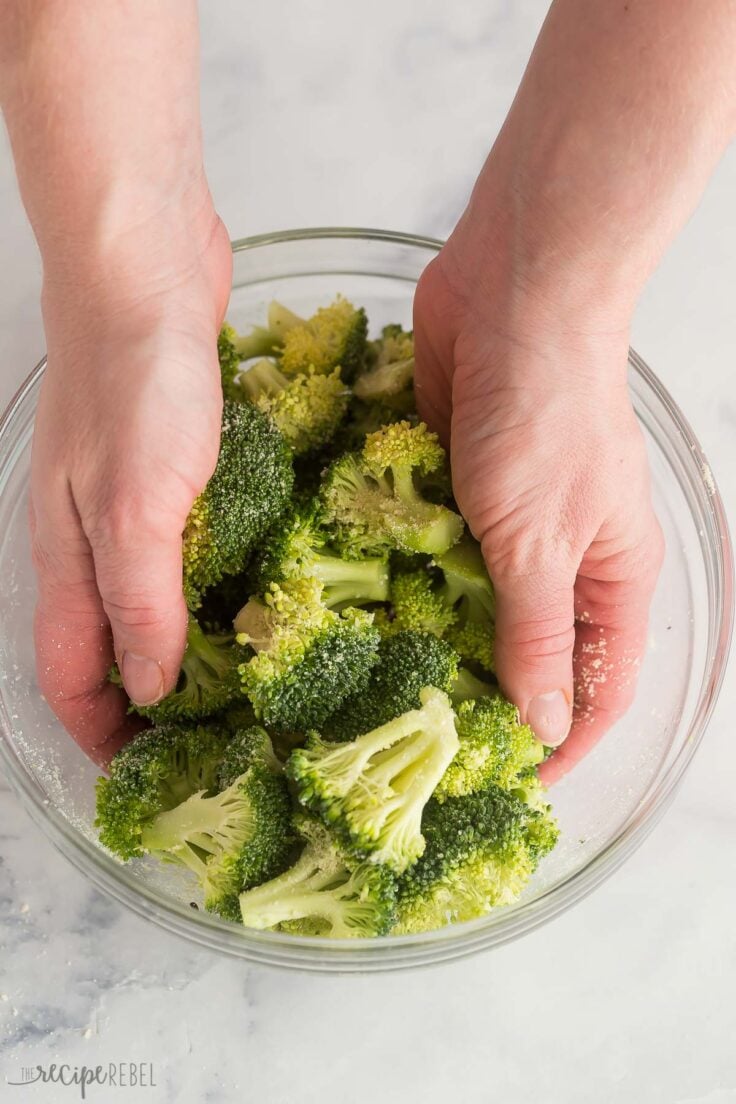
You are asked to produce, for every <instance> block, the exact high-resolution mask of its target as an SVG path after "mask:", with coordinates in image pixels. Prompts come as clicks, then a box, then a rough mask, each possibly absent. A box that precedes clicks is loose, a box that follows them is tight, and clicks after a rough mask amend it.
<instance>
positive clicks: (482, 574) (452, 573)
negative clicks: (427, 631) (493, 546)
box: [434, 533, 496, 624]
mask: <svg viewBox="0 0 736 1104" xmlns="http://www.w3.org/2000/svg"><path fill="white" fill-rule="evenodd" d="M434 562H435V564H436V565H437V567H439V568H440V570H441V571H442V574H443V575H444V583H443V585H442V586H441V588H440V590H441V593H442V596H443V598H444V599H445V601H446V602H447V604H448V605H449V606H453V607H454V608H455V609H456V610H457V613H458V615H459V617H460V623H461V624H465V623H466V622H468V621H479V622H484V621H492V620H493V617H494V614H495V610H496V601H495V597H494V594H493V583H492V582H491V580H490V579H489V577H488V570H487V568H486V565H485V560H484V559H483V552H482V551H481V547H480V545H479V544H478V542H477V540H475V538H474V537H472V536H471V535H470V533H466V534H465V535H464V536H463V538H462V540H461V541H459V542H458V543H457V544H455V546H454V547H453V548H450V549H449V550H448V551H447V552H443V553H442V554H440V555H436V556H435V558H434Z"/></svg>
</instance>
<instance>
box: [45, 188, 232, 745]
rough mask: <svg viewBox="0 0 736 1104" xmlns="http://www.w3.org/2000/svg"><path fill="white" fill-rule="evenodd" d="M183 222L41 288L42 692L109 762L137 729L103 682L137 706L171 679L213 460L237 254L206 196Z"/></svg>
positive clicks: (120, 244)
mask: <svg viewBox="0 0 736 1104" xmlns="http://www.w3.org/2000/svg"><path fill="white" fill-rule="evenodd" d="M191 214H192V217H191V218H185V217H183V216H182V217H180V215H179V214H177V217H176V218H172V219H169V218H165V217H162V218H161V219H160V220H157V222H156V225H154V224H152V223H151V222H149V223H147V224H145V225H143V226H138V227H136V228H131V230H130V233H129V234H126V235H123V236H122V237H121V238H119V239H118V240H117V241H116V245H115V250H114V252H113V253H112V255H107V256H106V257H105V258H104V261H105V263H104V265H101V264H99V263H97V264H96V265H95V266H94V268H90V269H86V268H85V271H80V270H79V266H78V265H77V266H71V267H69V269H68V270H67V269H65V266H64V264H63V263H62V264H57V265H56V266H55V268H54V271H53V272H52V273H51V275H49V273H48V272H47V273H46V279H45V285H44V320H45V325H46V335H47V344H48V367H47V370H46V374H45V377H44V381H43V387H42V391H41V398H40V401H39V408H38V414H37V418H36V429H35V436H34V445H33V462H32V478H31V525H32V538H33V561H34V564H35V567H36V571H37V575H38V589H39V597H38V606H37V610H36V618H35V638H36V656H37V668H38V681H39V685H40V688H41V691H42V693H43V694H44V696H45V697H46V700H47V701H48V702H49V704H50V706H51V708H52V709H53V710H54V712H55V713H56V715H57V716H58V717H59V719H60V720H61V721H62V723H63V724H64V725H65V727H66V728H67V729H68V730H69V732H70V733H71V734H72V735H73V736H74V737H75V739H76V740H77V741H78V743H79V744H80V745H81V746H82V748H83V749H84V750H85V751H86V752H87V753H88V754H89V755H90V756H91V757H92V758H93V759H95V760H96V761H97V762H99V763H101V764H103V765H105V764H106V763H107V762H108V761H109V759H110V758H111V756H112V755H113V754H114V752H115V751H117V750H118V748H119V747H120V746H121V745H122V743H124V742H125V740H126V739H127V738H128V736H129V733H130V731H131V728H130V726H129V724H128V721H127V719H126V701H125V697H124V695H123V694H122V693H121V691H119V690H117V689H116V688H115V687H113V686H111V685H110V683H109V682H108V681H107V677H108V673H109V671H110V667H111V665H112V663H113V661H114V660H116V661H117V663H118V664H119V666H120V670H121V673H122V676H123V680H124V683H125V688H126V690H127V692H128V694H129V695H130V697H131V699H132V700H133V701H135V702H137V703H139V704H147V703H151V702H154V701H156V700H158V699H159V698H160V697H161V696H162V695H164V694H165V693H167V692H168V691H169V690H170V689H172V687H173V686H174V684H175V682H176V679H177V675H178V672H179V666H180V661H181V656H182V653H183V649H184V643H185V636H186V626H187V611H186V607H185V603H184V599H183V596H182V559H181V534H182V530H183V528H184V524H185V521H186V517H187V514H188V513H189V510H190V508H191V505H192V502H193V501H194V499H195V497H196V496H197V495H198V494H199V492H200V491H201V490H202V489H203V487H204V485H205V484H206V482H207V480H208V478H209V476H210V475H211V474H212V471H213V469H214V466H215V463H216V460H217V454H218V447H219V436H220V416H221V408H222V394H221V386H220V373H219V368H218V364H217V351H216V339H217V332H218V328H219V326H220V324H221V321H222V317H223V315H224V312H225V309H226V305H227V301H228V296H229V292H230V279H231V263H232V261H231V252H230V244H229V240H228V236H227V233H226V231H225V228H224V227H223V225H222V223H221V222H220V221H219V219H218V218H217V216H216V214H215V212H214V210H213V208H212V205H211V201H210V199H209V196H208V195H207V196H205V198H204V200H203V201H202V202H201V203H200V204H199V205H198V208H197V209H196V210H195V211H193V212H192V213H191ZM177 226H178V228H179V230H178V234H177V232H176V230H175V231H174V233H173V235H172V233H171V228H172V227H177ZM165 228H166V232H164V229H165ZM98 260H99V259H98Z"/></svg>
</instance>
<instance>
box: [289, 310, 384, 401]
mask: <svg viewBox="0 0 736 1104" xmlns="http://www.w3.org/2000/svg"><path fill="white" fill-rule="evenodd" d="M367 330H368V322H367V319H366V316H365V311H364V310H363V308H362V307H360V308H358V309H356V308H355V307H354V306H353V305H352V303H350V302H348V300H347V299H343V298H342V296H340V295H338V296H337V298H336V299H335V300H334V302H333V303H331V304H330V305H329V306H328V307H321V308H320V309H319V310H318V311H317V312H316V313H315V314H313V315H312V317H311V318H309V319H306V320H303V319H300V320H299V322H298V323H294V324H293V325H290V326H289V327H288V329H287V330H286V333H285V334H284V335H283V340H282V342H281V370H282V371H283V372H284V373H285V375H287V376H295V375H297V374H298V373H300V372H306V371H307V370H308V369H309V368H310V367H312V368H314V369H315V371H317V372H322V373H329V372H332V371H333V369H334V368H337V367H340V368H341V369H342V378H343V379H344V380H346V381H347V382H348V383H350V382H351V381H352V380H353V379H354V378H355V374H356V372H357V371H358V369H359V368H360V366H361V364H362V361H363V356H364V353H365V346H366V334H367Z"/></svg>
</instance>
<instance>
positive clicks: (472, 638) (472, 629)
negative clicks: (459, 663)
mask: <svg viewBox="0 0 736 1104" xmlns="http://www.w3.org/2000/svg"><path fill="white" fill-rule="evenodd" d="M445 608H447V607H445ZM452 612H453V614H454V616H455V619H457V616H458V615H457V613H455V611H454V610H453V611H452ZM446 636H447V639H448V640H449V642H450V643H451V644H452V646H453V648H454V649H455V651H456V652H457V653H458V655H459V656H460V658H461V659H463V660H465V661H466V662H467V663H475V664H477V665H478V666H479V667H482V669H483V670H484V671H490V672H492V671H494V670H495V648H496V626H495V624H494V623H493V621H466V623H465V624H464V625H458V624H457V623H454V624H452V625H451V626H450V627H449V628H448V630H447V633H446Z"/></svg>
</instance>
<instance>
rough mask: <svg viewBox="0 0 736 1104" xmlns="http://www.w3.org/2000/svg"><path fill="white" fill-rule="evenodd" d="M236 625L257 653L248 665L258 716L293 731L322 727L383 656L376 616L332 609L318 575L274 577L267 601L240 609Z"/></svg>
mask: <svg viewBox="0 0 736 1104" xmlns="http://www.w3.org/2000/svg"><path fill="white" fill-rule="evenodd" d="M235 628H236V630H237V632H238V634H239V636H238V639H239V641H240V642H242V643H243V644H250V646H251V647H252V648H253V650H254V651H255V652H256V655H255V656H254V657H253V658H252V659H251V660H249V661H248V662H247V663H244V664H242V666H241V668H240V673H241V676H242V680H243V688H244V690H245V692H246V694H247V696H248V697H249V698H250V700H251V702H252V704H253V708H254V709H255V711H256V716H257V717H258V718H259V719H260V720H263V721H264V722H265V723H266V724H267V725H272V726H273V727H274V728H276V729H278V730H285V731H287V732H296V731H301V732H306V731H308V730H309V729H310V728H318V727H320V725H322V724H323V722H324V721H325V720H326V719H327V717H329V715H330V713H333V712H334V711H335V710H336V709H339V707H340V705H341V704H342V702H343V701H344V700H345V698H347V697H348V695H350V694H352V693H356V692H359V691H361V690H362V689H364V688H365V686H366V684H367V682H368V678H369V675H370V671H371V668H372V667H373V665H374V663H375V662H376V660H377V657H378V643H379V639H380V638H379V634H378V630H377V629H375V628H374V627H373V615H372V614H370V613H366V612H365V611H364V610H358V609H353V608H349V609H346V610H343V611H342V613H339V614H338V613H336V612H335V611H334V610H330V609H328V608H327V607H326V606H325V605H324V603H323V602H322V584H321V583H320V582H319V580H318V579H315V578H302V579H298V578H297V579H288V580H286V581H285V582H284V583H283V584H282V585H279V584H277V583H272V584H271V586H270V587H269V590H268V592H267V594H266V595H265V598H264V599H263V601H261V600H259V599H251V601H250V602H248V603H247V605H246V606H245V607H244V608H243V609H242V610H241V611H240V613H239V614H238V616H237V617H236V619H235Z"/></svg>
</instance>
